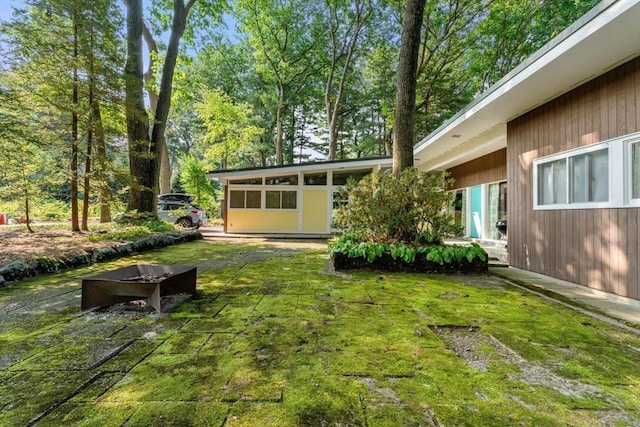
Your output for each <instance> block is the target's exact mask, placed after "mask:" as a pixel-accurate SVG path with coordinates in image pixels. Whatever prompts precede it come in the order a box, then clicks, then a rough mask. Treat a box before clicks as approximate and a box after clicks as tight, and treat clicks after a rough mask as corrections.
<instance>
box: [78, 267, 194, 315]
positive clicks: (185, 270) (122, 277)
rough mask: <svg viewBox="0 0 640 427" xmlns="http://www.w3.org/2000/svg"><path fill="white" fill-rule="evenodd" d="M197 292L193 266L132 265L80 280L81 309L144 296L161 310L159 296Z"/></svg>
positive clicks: (149, 303)
mask: <svg viewBox="0 0 640 427" xmlns="http://www.w3.org/2000/svg"><path fill="white" fill-rule="evenodd" d="M182 293H186V294H191V295H195V293H196V267H190V266H185V265H131V266H129V267H123V268H118V269H117V270H111V271H107V272H105V273H102V274H99V275H97V276H94V277H89V278H86V279H82V310H87V309H90V308H93V307H102V306H106V305H113V304H117V303H121V302H128V301H133V300H137V299H141V298H146V301H147V304H148V305H149V306H151V307H153V308H155V309H156V311H157V312H158V313H160V312H162V307H161V305H160V298H161V297H163V296H166V295H173V294H182Z"/></svg>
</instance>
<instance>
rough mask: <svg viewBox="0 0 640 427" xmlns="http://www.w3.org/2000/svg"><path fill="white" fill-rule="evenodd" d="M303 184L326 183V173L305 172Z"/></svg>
mask: <svg viewBox="0 0 640 427" xmlns="http://www.w3.org/2000/svg"><path fill="white" fill-rule="evenodd" d="M304 185H327V173H326V172H320V173H305V174H304Z"/></svg>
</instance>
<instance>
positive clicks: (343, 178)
mask: <svg viewBox="0 0 640 427" xmlns="http://www.w3.org/2000/svg"><path fill="white" fill-rule="evenodd" d="M370 173H371V169H364V170H356V171H346V172H334V173H333V185H347V181H348V180H349V178H351V179H353V180H354V181H356V182H358V181H360V180H361V179H362V178H364V177H365V176H367V175H369V174H370Z"/></svg>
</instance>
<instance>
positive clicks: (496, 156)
mask: <svg viewBox="0 0 640 427" xmlns="http://www.w3.org/2000/svg"><path fill="white" fill-rule="evenodd" d="M449 173H450V174H451V177H452V178H453V179H454V180H455V182H454V184H453V188H466V187H472V186H474V185H480V184H486V183H491V182H497V181H504V180H506V179H507V149H506V148H503V149H502V150H498V151H495V152H493V153H490V154H487V155H486V156H482V157H478V158H477V159H474V160H471V161H470V162H467V163H463V164H461V165H458V166H456V167H453V168H451V169H449ZM507 185H508V184H507Z"/></svg>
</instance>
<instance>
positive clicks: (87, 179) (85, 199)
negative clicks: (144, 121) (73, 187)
mask: <svg viewBox="0 0 640 427" xmlns="http://www.w3.org/2000/svg"><path fill="white" fill-rule="evenodd" d="M89 46H90V47H89V108H90V110H89V126H88V129H87V153H86V157H85V166H84V189H83V194H82V225H81V226H80V228H81V229H82V231H89V194H90V191H91V188H90V187H91V175H90V174H91V149H92V145H93V126H94V117H93V108H92V107H93V104H94V102H95V99H94V94H95V74H94V69H93V28H92V29H91V34H90V45H89Z"/></svg>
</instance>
